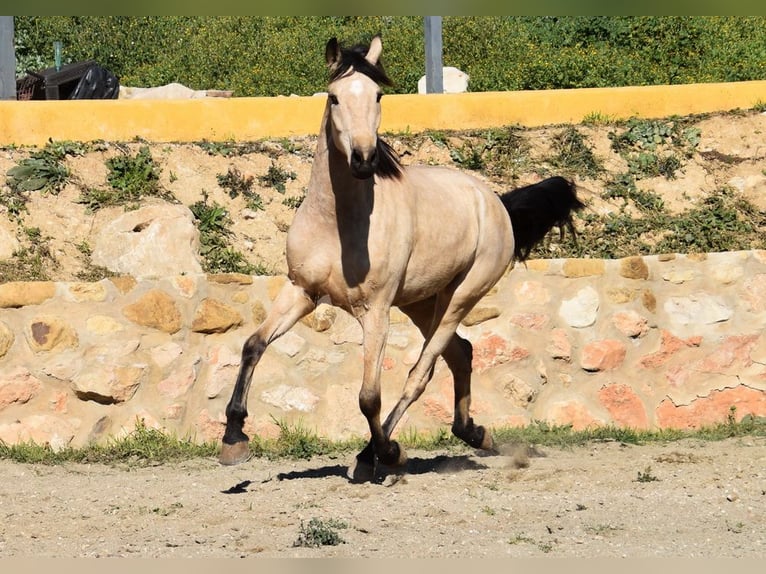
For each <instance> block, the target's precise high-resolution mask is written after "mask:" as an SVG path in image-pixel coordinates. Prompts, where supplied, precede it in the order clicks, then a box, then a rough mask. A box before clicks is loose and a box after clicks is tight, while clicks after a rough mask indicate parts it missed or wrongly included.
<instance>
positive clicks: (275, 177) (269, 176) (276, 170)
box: [258, 162, 298, 195]
mask: <svg viewBox="0 0 766 574" xmlns="http://www.w3.org/2000/svg"><path fill="white" fill-rule="evenodd" d="M296 177H298V176H297V174H296V173H295V172H292V171H286V170H284V169H282V168H281V167H279V166H278V165H276V164H275V163H273V162H272V164H271V165H270V166H269V169H268V171H267V172H266V174H265V175H261V176H258V181H259V182H260V183H261V185H263V186H266V187H273V188H274V189H276V190H277V191H278V192H279V193H281V194H283V195H284V193H285V191H286V188H285V184H286V183H287V182H288V181H290V180H292V179H295V178H296Z"/></svg>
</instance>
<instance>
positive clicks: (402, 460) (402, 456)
mask: <svg viewBox="0 0 766 574" xmlns="http://www.w3.org/2000/svg"><path fill="white" fill-rule="evenodd" d="M378 460H380V462H382V463H383V464H385V465H386V466H404V465H405V464H407V452H406V451H405V450H404V449H403V448H402V447H400V446H399V443H398V442H396V441H394V440H392V441H391V448H390V450H389V451H388V452H387V453H386V454H385V455H383V456H379V457H378Z"/></svg>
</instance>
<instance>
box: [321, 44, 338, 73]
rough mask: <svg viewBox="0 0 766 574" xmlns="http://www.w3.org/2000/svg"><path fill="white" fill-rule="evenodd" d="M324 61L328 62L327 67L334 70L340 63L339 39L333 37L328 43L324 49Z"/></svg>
mask: <svg viewBox="0 0 766 574" xmlns="http://www.w3.org/2000/svg"><path fill="white" fill-rule="evenodd" d="M324 59H325V60H326V61H327V67H328V68H330V69H331V70H334V69H335V68H336V67H337V66H338V64H339V63H340V46H338V39H337V38H335V37H333V38H330V39H329V40H328V41H327V45H326V46H325V48H324Z"/></svg>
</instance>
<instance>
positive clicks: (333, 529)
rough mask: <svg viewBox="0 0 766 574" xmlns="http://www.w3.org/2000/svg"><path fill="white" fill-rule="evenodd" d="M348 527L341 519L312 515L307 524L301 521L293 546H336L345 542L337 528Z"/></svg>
mask: <svg viewBox="0 0 766 574" xmlns="http://www.w3.org/2000/svg"><path fill="white" fill-rule="evenodd" d="M344 528H348V524H346V523H345V522H343V521H342V520H336V519H334V518H330V519H328V520H323V519H321V518H316V517H313V518H311V519H310V520H309V522H308V524H304V523H303V521H301V528H300V532H299V534H298V538H297V540H296V541H295V542H293V546H307V547H309V548H316V547H319V546H337V545H338V544H345V543H346V541H345V540H343V538H341V536H340V534H339V533H338V530H339V529H344Z"/></svg>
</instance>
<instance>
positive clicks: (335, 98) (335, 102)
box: [327, 94, 338, 106]
mask: <svg viewBox="0 0 766 574" xmlns="http://www.w3.org/2000/svg"><path fill="white" fill-rule="evenodd" d="M327 97H328V98H329V99H330V103H331V104H332V105H333V106H337V105H338V96H336V95H335V94H330V95H328V96H327Z"/></svg>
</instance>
